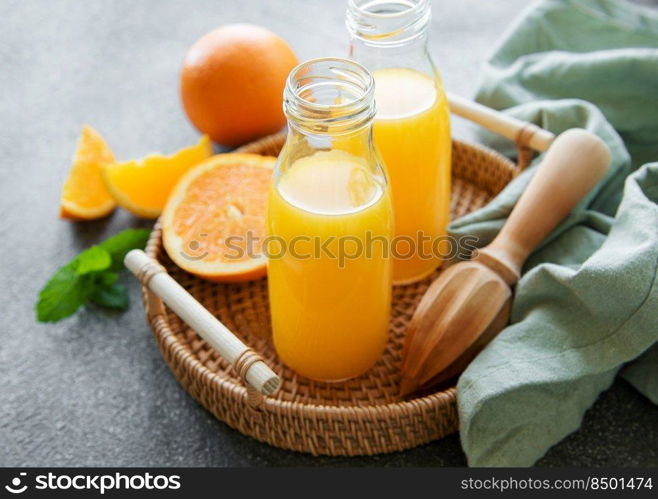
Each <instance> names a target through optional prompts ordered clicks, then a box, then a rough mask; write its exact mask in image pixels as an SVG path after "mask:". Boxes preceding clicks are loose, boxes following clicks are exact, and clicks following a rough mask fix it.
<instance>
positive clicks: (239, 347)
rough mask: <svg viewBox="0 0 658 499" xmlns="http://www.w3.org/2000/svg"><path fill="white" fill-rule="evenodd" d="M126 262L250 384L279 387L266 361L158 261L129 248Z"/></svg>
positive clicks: (262, 389)
mask: <svg viewBox="0 0 658 499" xmlns="http://www.w3.org/2000/svg"><path fill="white" fill-rule="evenodd" d="M124 263H125V264H126V267H128V269H130V271H131V272H132V273H133V274H135V276H136V277H137V278H138V279H139V280H140V281H141V282H142V284H144V285H145V286H147V287H148V288H149V289H150V290H151V291H152V292H153V293H155V294H156V295H157V296H158V297H159V298H161V299H162V301H163V302H165V303H166V304H167V306H168V307H169V308H171V309H172V310H173V311H174V312H175V313H176V315H178V316H179V317H180V318H181V319H183V321H185V323H186V324H187V325H188V326H190V327H191V328H192V329H194V331H196V332H197V333H198V334H199V336H201V337H202V338H203V339H204V340H206V341H207V342H208V344H210V346H212V347H213V348H214V349H215V350H216V351H217V352H218V353H219V355H221V356H222V357H223V358H224V359H225V360H227V361H228V362H230V363H231V365H232V366H234V367H235V368H236V370H237V371H238V374H239V375H240V376H241V377H242V378H243V379H244V380H245V381H246V382H247V383H249V385H251V386H252V387H253V388H255V389H256V390H258V391H259V392H260V393H262V394H263V395H270V394H271V393H273V392H274V391H275V390H276V389H277V388H278V387H279V384H280V383H281V380H280V379H279V377H278V376H277V375H276V374H275V373H274V372H273V371H272V370H271V369H270V368H269V367H268V366H267V365H266V364H265V362H264V361H263V360H262V359H261V358H260V357H259V356H258V355H257V354H256V353H255V352H253V350H251V349H250V348H249V347H247V345H245V344H244V343H242V342H241V341H240V340H239V339H238V338H237V337H236V336H235V335H234V334H233V333H232V332H231V331H230V330H229V329H228V328H227V327H226V326H224V324H222V323H221V322H220V321H219V320H217V318H216V317H215V316H214V315H212V314H211V313H210V312H209V311H208V310H207V309H206V308H205V307H204V306H203V305H201V304H200V303H199V302H198V301H196V300H195V299H194V298H193V297H192V295H191V294H189V293H188V292H187V291H186V290H185V289H184V288H183V287H182V286H181V285H180V284H178V283H177V282H176V281H175V280H174V279H173V278H172V277H171V276H170V275H169V274H167V272H166V271H165V270H164V268H163V267H162V266H161V265H160V264H159V263H157V262H156V261H155V260H153V259H152V258H150V257H149V256H147V255H146V253H144V252H143V251H142V250H132V251H130V252H128V254H127V255H126V258H125V259H124Z"/></svg>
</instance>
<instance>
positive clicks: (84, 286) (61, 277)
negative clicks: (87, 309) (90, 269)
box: [36, 264, 94, 322]
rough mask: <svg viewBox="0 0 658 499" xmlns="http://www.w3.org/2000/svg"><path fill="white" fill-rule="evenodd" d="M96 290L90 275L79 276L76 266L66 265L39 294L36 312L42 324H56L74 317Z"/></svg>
mask: <svg viewBox="0 0 658 499" xmlns="http://www.w3.org/2000/svg"><path fill="white" fill-rule="evenodd" d="M93 290H94V279H93V277H92V276H90V275H89V274H86V275H78V273H77V272H76V271H75V269H74V265H71V264H69V265H65V266H64V267H62V268H61V269H59V270H58V271H57V272H55V275H53V276H52V277H51V278H50V280H49V281H48V282H47V283H46V285H45V286H44V287H43V289H42V290H41V292H40V293H39V300H38V301H37V306H36V311H37V319H38V320H39V321H40V322H56V321H59V320H61V319H64V318H66V317H68V316H70V315H73V314H74V313H75V312H76V310H78V308H80V307H81V306H82V305H84V304H85V303H86V302H87V300H88V299H89V296H90V295H91V293H92V292H93Z"/></svg>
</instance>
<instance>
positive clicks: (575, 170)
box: [474, 128, 610, 286]
mask: <svg viewBox="0 0 658 499" xmlns="http://www.w3.org/2000/svg"><path fill="white" fill-rule="evenodd" d="M609 164H610V151H609V149H608V147H607V146H606V145H605V143H604V142H603V141H602V140H601V139H600V138H598V137H597V136H596V135H594V134H592V133H590V132H587V131H585V130H582V129H579V128H573V129H570V130H567V131H566V132H564V133H562V134H561V135H559V136H558V137H557V138H556V139H555V140H554V142H553V143H552V144H551V146H550V148H549V149H548V152H547V153H546V155H545V157H544V159H543V160H542V162H541V164H540V165H539V167H538V168H537V172H536V173H535V175H534V177H533V178H532V180H531V181H530V184H529V185H528V186H527V188H526V189H525V191H524V192H523V194H522V195H521V197H520V198H519V200H518V202H517V203H516V205H515V206H514V209H513V210H512V213H511V214H510V215H509V217H508V219H507V221H506V222H505V225H503V228H502V229H501V231H500V232H499V233H498V235H497V236H496V238H495V239H494V240H493V242H491V244H489V245H488V246H486V247H484V248H482V249H480V250H479V251H478V252H477V255H476V256H475V257H474V258H475V259H476V260H478V261H480V262H481V263H483V264H485V265H487V266H488V267H491V268H492V269H493V270H495V271H496V272H497V273H498V274H500V275H501V277H502V278H503V279H505V281H507V283H508V284H509V285H510V286H512V285H514V284H515V283H516V281H517V280H518V279H519V276H520V273H521V267H522V266H523V264H524V262H525V261H526V259H527V258H528V256H529V255H530V253H532V252H533V251H534V250H535V249H536V248H537V246H539V244H540V243H541V242H542V241H543V240H544V239H545V238H546V237H547V236H548V235H549V234H550V233H551V231H552V230H553V229H555V228H556V227H557V226H558V224H559V223H560V222H561V221H562V220H563V219H564V218H565V217H566V216H567V215H568V214H569V212H570V211H571V210H572V209H573V208H574V207H575V206H576V205H577V204H578V202H579V201H580V200H581V199H582V198H583V197H584V196H585V195H586V194H587V193H588V192H589V191H590V189H591V188H592V187H594V185H596V183H597V182H599V180H601V178H603V176H604V174H605V172H606V171H607V169H608V166H609Z"/></svg>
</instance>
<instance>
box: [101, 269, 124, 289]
mask: <svg viewBox="0 0 658 499" xmlns="http://www.w3.org/2000/svg"><path fill="white" fill-rule="evenodd" d="M117 279H119V274H117V273H116V272H110V271H107V272H103V273H101V274H100V275H99V276H98V283H99V284H101V285H102V286H111V285H112V284H114V283H115V282H117Z"/></svg>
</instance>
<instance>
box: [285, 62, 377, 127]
mask: <svg viewBox="0 0 658 499" xmlns="http://www.w3.org/2000/svg"><path fill="white" fill-rule="evenodd" d="M374 89H375V82H374V78H373V77H372V75H371V74H370V72H369V71H368V70H367V69H366V68H365V67H363V66H362V65H361V64H359V63H357V62H354V61H351V60H348V59H342V58H339V57H324V58H321V59H311V60H309V61H306V62H303V63H301V64H299V65H298V66H297V67H295V68H294V69H293V70H292V71H291V72H290V74H289V75H288V80H287V81H286V88H285V90H284V93H283V110H284V112H285V114H286V116H287V118H288V119H289V120H290V121H291V122H292V123H293V125H298V126H299V127H300V128H307V129H312V131H314V132H316V133H322V132H325V133H329V132H340V131H347V130H348V129H351V128H357V127H361V126H364V125H365V124H367V123H368V122H369V121H371V120H372V119H373V118H374V116H375V104H374Z"/></svg>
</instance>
